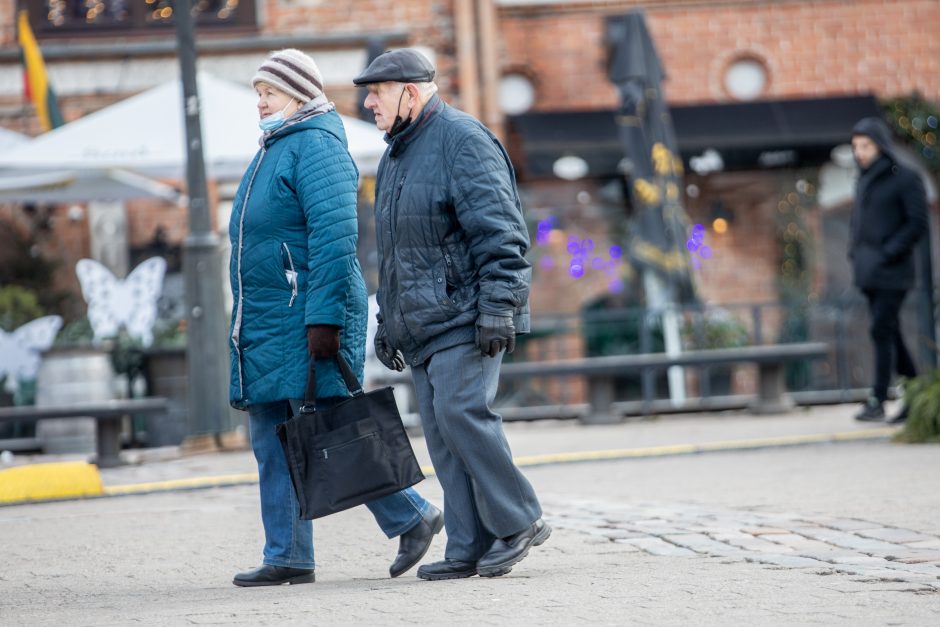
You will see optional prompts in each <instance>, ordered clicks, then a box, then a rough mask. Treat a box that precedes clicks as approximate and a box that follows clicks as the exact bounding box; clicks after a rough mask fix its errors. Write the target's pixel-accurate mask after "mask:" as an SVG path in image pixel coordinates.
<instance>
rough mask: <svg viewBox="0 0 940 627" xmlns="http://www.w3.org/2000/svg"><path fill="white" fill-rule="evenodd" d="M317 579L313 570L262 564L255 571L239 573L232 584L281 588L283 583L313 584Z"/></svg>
mask: <svg viewBox="0 0 940 627" xmlns="http://www.w3.org/2000/svg"><path fill="white" fill-rule="evenodd" d="M314 581H316V577H315V576H314V574H313V570H312V569H308V568H288V567H287V566H271V565H269V564H262V565H261V566H259V567H258V568H255V569H254V570H249V571H248V572H244V573H238V574H237V575H235V579H233V580H232V583H233V584H235V585H236V586H243V587H251V586H279V585H281V584H282V583H313V582H314Z"/></svg>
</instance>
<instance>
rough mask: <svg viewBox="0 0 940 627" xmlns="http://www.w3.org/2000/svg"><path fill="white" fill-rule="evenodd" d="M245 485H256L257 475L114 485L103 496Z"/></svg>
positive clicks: (247, 473) (247, 474) (249, 473)
mask: <svg viewBox="0 0 940 627" xmlns="http://www.w3.org/2000/svg"><path fill="white" fill-rule="evenodd" d="M246 483H258V473H256V472H246V473H242V474H236V475H219V476H215V477H193V478H190V479H168V480H166V481H151V482H149V483H130V484H125V485H115V486H109V487H106V488H105V489H104V495H105V496H125V495H128V494H146V493H149V492H167V491H170V490H198V489H202V488H218V487H222V486H233V485H243V484H246Z"/></svg>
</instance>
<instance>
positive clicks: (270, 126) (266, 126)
mask: <svg viewBox="0 0 940 627" xmlns="http://www.w3.org/2000/svg"><path fill="white" fill-rule="evenodd" d="M292 102H294V99H293V98H291V99H290V101H289V102H288V103H287V104H286V105H284V108H283V109H281V110H280V111H275V112H274V113H272V114H271V115H269V116H268V117H266V118H261V119H260V120H258V128H260V129H261V130H262V131H264V132H265V133H267V132H269V131H273V130H276V129H279V128H281V127H282V126H284V111H285V110H286V109H287V107H289V106H290V105H291V103H292Z"/></svg>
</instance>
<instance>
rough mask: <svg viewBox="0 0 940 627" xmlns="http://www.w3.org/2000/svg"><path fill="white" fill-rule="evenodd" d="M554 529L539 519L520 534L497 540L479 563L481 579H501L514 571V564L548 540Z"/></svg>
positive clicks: (478, 570) (478, 571) (478, 569)
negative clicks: (531, 549) (532, 548)
mask: <svg viewBox="0 0 940 627" xmlns="http://www.w3.org/2000/svg"><path fill="white" fill-rule="evenodd" d="M550 535H552V528H551V527H550V526H549V525H548V523H546V522H545V521H544V520H542V519H541V518H539V519H538V520H536V521H535V522H534V523H532V524H531V525H529V526H528V527H527V528H526V529H523V530H522V531H520V532H519V533H517V534H515V535H512V536H509V537H508V538H497V539H496V541H495V542H493V546H491V547H490V550H489V551H487V552H486V553H485V554H484V555H483V557H481V558H480V561H478V562H477V573H479V575H480V576H481V577H499V576H501V575H505V574H506V573H508V572H509V571H510V570H512V566H513V564H515V563H516V562H519V561H521V560H522V559H523V558H524V557H525V556H526V555H528V554H529V549H530V548H531V547H533V546H538V545H540V544H542V543H543V542H545V541H546V540H548V536H550Z"/></svg>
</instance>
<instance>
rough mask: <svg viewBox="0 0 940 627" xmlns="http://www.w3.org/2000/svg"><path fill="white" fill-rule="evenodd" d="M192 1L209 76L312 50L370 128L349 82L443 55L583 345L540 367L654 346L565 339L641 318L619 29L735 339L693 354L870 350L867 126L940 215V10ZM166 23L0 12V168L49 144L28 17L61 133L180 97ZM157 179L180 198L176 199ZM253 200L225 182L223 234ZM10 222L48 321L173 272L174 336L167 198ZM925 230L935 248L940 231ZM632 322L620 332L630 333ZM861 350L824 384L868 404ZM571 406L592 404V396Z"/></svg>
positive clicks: (218, 188) (180, 231)
mask: <svg viewBox="0 0 940 627" xmlns="http://www.w3.org/2000/svg"><path fill="white" fill-rule="evenodd" d="M195 4H196V5H197V6H198V7H199V9H200V13H199V18H198V30H197V32H198V51H199V68H200V70H201V71H202V72H205V73H208V74H210V75H212V76H213V77H215V78H218V79H222V80H227V81H231V82H234V83H239V84H242V85H245V84H247V81H248V80H249V78H250V77H251V76H252V74H253V72H254V70H255V68H256V67H257V66H258V65H259V64H260V62H261V61H262V59H263V58H264V56H265V55H266V54H267V53H268V52H269V51H271V50H275V49H280V48H284V47H296V48H300V49H302V50H304V51H306V52H308V53H310V54H311V55H312V56H313V57H314V58H315V59H316V61H317V63H318V64H319V66H320V69H321V71H322V72H323V75H324V78H325V82H326V85H325V88H326V92H327V95H328V96H329V97H330V98H331V99H332V100H334V101H335V102H336V104H337V107H338V109H339V110H340V112H341V113H343V114H346V115H349V116H362V117H363V118H364V119H366V120H368V121H371V116H369V115H368V113H366V114H365V115H364V116H363V115H362V114H363V111H362V110H361V108H360V102H361V99H362V97H363V94H362V93H361V92H360V91H359V90H357V89H356V88H354V87H353V86H352V82H351V79H352V77H353V76H354V75H356V74H357V73H358V72H359V71H360V70H361V69H362V68H363V67H364V66H365V65H366V64H367V63H368V61H369V60H370V59H371V58H372V57H374V56H375V55H376V54H378V53H379V52H381V51H382V50H384V49H386V48H391V47H401V46H419V47H421V48H423V49H424V50H425V51H426V52H427V53H428V55H429V56H430V57H431V58H432V59H433V61H434V62H435V64H436V66H437V68H438V81H437V82H438V84H439V86H440V93H441V95H442V96H443V97H444V99H445V100H447V101H448V102H450V103H451V104H453V105H455V106H457V107H459V108H461V109H463V110H465V111H468V112H470V113H472V114H473V115H476V116H478V117H479V118H480V119H481V120H483V121H484V122H485V123H487V124H488V125H489V126H490V127H491V128H493V129H494V130H495V131H497V133H498V134H499V135H500V136H501V137H502V138H503V139H504V140H505V142H506V143H507V145H508V146H509V148H510V152H511V154H512V155H513V158H514V162H515V166H516V170H517V175H518V178H519V182H520V189H521V191H522V193H523V195H524V202H525V206H526V209H527V217H528V218H529V221H530V224H531V230H532V239H533V252H532V255H531V257H532V260H533V263H534V265H535V278H534V280H535V285H534V286H533V290H532V301H533V302H532V304H533V311H534V312H535V314H536V315H537V316H538V315H541V316H543V320H548V318H549V316H550V315H551V316H555V317H553V318H551V321H550V322H545V323H544V324H543V327H542V328H544V329H545V337H550V336H554V337H555V338H556V339H558V338H567V339H564V341H561V342H556V343H548V342H544V343H542V344H541V345H540V344H539V342H538V339H539V335H538V334H535V335H534V336H533V338H532V339H533V341H532V342H531V343H530V346H531V349H528V350H530V351H532V353H531V354H530V355H529V356H530V357H532V358H536V357H540V358H550V357H552V356H558V355H568V356H571V355H574V354H581V353H584V352H588V353H593V354H599V353H603V352H609V351H611V350H634V351H635V350H638V349H639V348H638V347H639V339H638V336H637V333H639V331H633V332H631V333H632V335H630V336H629V337H627V336H622V337H620V336H617V334H616V333H615V334H614V336H611V335H610V334H609V333H606V331H603V330H602V331H598V332H597V333H593V335H592V333H591V332H588V331H589V330H586V329H583V328H582V329H580V331H579V332H577V333H568V332H567V331H565V329H569V328H574V327H569V326H566V325H569V323H570V325H574V326H577V324H578V323H577V319H578V317H579V316H582V315H583V313H584V312H585V311H590V310H595V309H612V308H613V309H623V308H631V307H641V306H642V305H643V304H644V302H645V295H644V291H643V289H642V285H641V282H639V281H638V280H637V272H638V269H637V268H636V267H634V266H632V265H631V263H630V256H629V254H627V252H628V251H626V252H624V253H621V250H624V249H626V248H627V247H628V245H629V241H630V236H631V229H632V228H633V227H632V224H631V222H630V218H631V215H632V214H633V209H632V208H631V206H630V202H629V200H628V199H626V198H625V197H624V189H623V185H622V178H623V168H624V164H623V159H624V151H623V145H622V143H621V141H620V140H619V138H618V136H617V126H616V112H617V110H618V108H619V107H620V105H621V103H620V96H619V95H618V91H617V88H616V86H615V85H614V84H613V83H611V81H610V80H609V79H608V64H609V54H610V46H609V44H610V42H609V38H608V27H609V24H610V19H611V18H613V17H615V16H620V15H623V14H625V13H628V12H630V11H633V10H636V9H642V10H644V11H645V16H646V22H647V25H648V28H649V31H650V33H651V35H652V39H653V42H654V44H655V46H656V49H657V50H658V53H659V57H660V60H661V62H662V66H663V68H664V71H665V74H666V78H665V80H664V82H663V85H662V87H663V92H664V94H665V98H666V100H667V101H668V103H669V105H670V107H671V111H672V119H673V122H674V126H675V131H676V136H677V139H678V148H679V153H680V156H681V160H682V164H683V166H684V171H685V175H684V180H683V183H682V190H681V192H682V197H683V200H682V203H683V205H684V208H685V212H686V214H687V216H688V227H689V228H691V226H692V225H693V224H702V225H703V226H704V227H705V228H706V230H705V235H704V243H705V244H707V245H708V246H709V247H710V249H711V251H712V254H711V256H710V257H708V258H699V257H695V255H690V259H689V262H690V263H692V262H693V261H694V262H695V263H696V264H697V265H698V266H700V267H699V268H698V269H696V270H695V271H694V272H693V273H692V275H693V277H694V295H693V296H694V298H693V299H692V300H691V301H689V302H686V303H685V304H686V305H693V306H695V307H698V309H699V310H700V309H701V308H702V307H706V308H714V307H721V308H722V309H723V312H724V313H723V314H722V315H723V316H724V318H722V317H721V316H719V317H717V318H714V319H712V322H713V323H714V324H713V325H712V326H711V327H709V329H707V331H709V333H710V334H706V335H707V337H705V336H703V334H702V332H701V331H700V332H699V333H698V334H697V335H696V334H692V333H689V334H687V336H686V340H687V343H688V345H689V346H695V345H698V346H705V345H707V346H729V345H735V344H737V343H742V342H768V341H788V340H792V339H804V338H808V337H813V338H823V339H832V338H837V336H839V334H842V337H843V339H845V338H846V337H848V338H851V337H853V336H854V337H861V336H860V335H858V333H864V332H865V331H864V330H865V326H864V320H863V314H862V313H861V311H862V310H861V309H860V308H859V307H858V305H859V303H860V301H859V300H858V299H857V295H856V294H855V293H854V291H853V289H852V288H851V284H850V276H849V266H848V264H847V261H846V258H845V251H846V246H847V237H848V214H849V210H850V207H851V203H852V195H853V189H854V180H855V166H854V162H853V160H852V156H851V151H850V149H849V147H848V142H849V134H850V130H851V128H852V126H853V125H854V123H855V122H856V121H857V120H858V119H859V118H861V117H865V116H869V115H880V116H883V117H885V119H886V120H887V121H889V123H891V124H892V125H893V127H894V128H895V130H896V132H897V135H898V139H899V141H900V142H901V143H902V144H903V145H905V146H906V147H907V152H908V154H909V156H910V158H911V160H912V162H914V163H917V164H918V167H919V168H920V169H921V170H922V172H923V173H924V176H925V179H926V180H928V185H929V190H930V195H931V200H932V201H933V203H934V209H936V187H935V185H934V184H933V182H932V181H933V177H934V176H935V175H936V173H937V171H938V170H940V152H938V147H937V134H938V133H940V131H938V129H937V106H936V103H937V102H940V82H938V81H936V80H935V77H936V76H937V75H940V39H938V38H937V37H936V36H935V33H936V32H938V31H940V4H938V3H937V2H936V0H777V1H766V0H648V1H644V2H641V1H637V0H597V1H583V0H569V1H561V0H541V1H540V0H396V1H394V2H386V1H384V0H356V1H350V2H332V1H327V0H197V2H196V3H195ZM173 5H174V3H173V2H172V1H171V0H16V1H15V2H14V1H13V0H7V1H6V2H3V3H2V4H0V127H2V128H4V129H6V130H7V131H10V133H9V134H4V135H2V136H0V149H2V150H8V149H9V148H8V147H9V146H12V145H13V144H14V143H17V142H21V141H25V140H24V138H23V137H21V136H20V135H17V134H21V135H25V136H35V135H37V134H39V133H40V131H41V127H40V124H39V121H38V118H37V116H36V112H35V111H34V109H33V107H32V106H31V105H30V104H29V102H28V101H27V100H26V99H25V98H24V95H23V89H22V65H21V63H20V50H19V47H18V44H17V38H16V28H15V25H16V24H15V23H16V10H17V9H26V10H28V11H29V20H30V24H31V26H32V29H33V31H34V33H35V35H36V38H37V40H38V42H39V45H40V47H41V49H42V52H43V55H44V57H45V60H46V63H47V67H48V71H49V80H50V83H51V85H52V86H53V87H54V89H55V90H56V93H57V94H58V101H59V106H60V109H61V112H62V115H63V118H64V120H65V121H66V123H68V122H70V121H73V120H76V119H79V118H81V117H83V116H85V115H87V114H89V113H92V112H95V111H98V110H101V109H103V108H104V107H106V106H108V105H111V104H113V103H115V102H118V101H120V100H122V99H125V98H127V97H129V96H132V95H134V94H137V93H140V92H142V91H145V90H147V89H150V88H153V87H155V86H158V85H161V84H163V83H165V82H166V81H169V80H173V79H175V78H177V76H178V69H177V68H178V64H177V62H176V58H175V32H174V29H173V27H172V21H173V17H172V12H173V8H174V7H173ZM166 115H167V112H166V111H163V110H153V111H148V112H147V113H146V115H143V116H141V119H140V124H142V125H147V124H151V125H159V124H160V123H161V120H163V119H164V118H165V116H166ZM255 118H256V112H255V111H254V110H249V109H246V110H245V111H244V112H243V114H242V115H241V119H242V120H243V123H244V124H245V125H247V126H251V127H254V124H255ZM204 123H205V120H204ZM246 163H247V162H246ZM161 182H162V183H164V184H168V185H170V186H171V187H173V188H175V189H178V190H180V189H182V181H181V180H172V179H162V180H161ZM236 183H237V181H236V180H219V179H216V180H214V181H213V182H212V184H211V194H212V202H213V204H214V207H215V211H216V212H215V216H216V219H217V225H218V228H219V229H220V231H224V230H225V228H226V220H227V215H228V206H227V204H226V203H228V202H230V199H231V197H232V196H233V194H234V185H235V184H236ZM371 193H372V182H371V180H370V179H369V178H368V177H366V178H365V179H364V182H363V193H362V205H363V206H362V219H361V221H360V222H361V226H362V236H361V251H360V252H361V258H362V261H363V265H364V268H365V270H366V274H367V280H368V281H369V283H370V288H374V285H375V264H374V252H373V236H372V228H371V208H370V206H369V203H370V200H371ZM102 200H107V199H102ZM0 218H2V219H3V220H5V221H6V223H7V224H16V225H17V229H19V231H18V232H20V233H23V234H24V235H23V237H21V238H20V240H23V241H25V242H26V243H25V244H23V245H24V246H26V248H25V249H16V250H20V253H17V254H21V253H22V250H26V251H27V253H28V254H30V255H32V258H33V259H35V260H36V261H37V264H38V265H37V267H42V268H46V266H44V265H42V264H46V265H48V268H47V269H46V270H44V271H45V272H46V275H47V276H45V277H44V278H42V279H41V280H42V281H46V282H47V283H48V285H47V286H45V287H44V286H41V285H27V287H32V288H36V289H40V288H41V289H40V293H41V300H42V304H43V306H44V307H45V308H46V309H48V310H55V311H61V312H62V313H63V314H65V315H66V317H67V318H72V319H74V318H75V317H78V316H80V315H81V313H82V303H81V300H80V299H77V300H76V298H75V297H74V294H75V291H76V283H75V279H74V272H73V268H74V264H75V262H76V261H77V260H78V259H80V258H82V257H89V256H92V257H94V256H97V257H107V258H108V259H118V260H121V259H123V260H124V261H122V262H119V263H120V265H119V267H116V268H113V269H114V270H115V272H116V273H117V274H119V275H120V273H121V272H122V271H123V272H126V271H127V269H128V268H129V267H133V266H134V265H136V263H137V262H139V261H140V260H142V259H145V258H147V257H149V256H152V255H154V254H160V255H162V256H165V257H166V258H167V260H168V262H169V273H168V275H167V277H168V278H167V290H166V294H167V295H168V297H169V298H168V304H167V305H166V306H165V312H164V314H165V315H166V316H168V317H172V316H173V315H175V314H174V311H175V307H174V305H173V302H172V300H173V298H177V299H178V298H179V297H180V295H181V289H182V282H181V279H180V278H179V259H178V258H179V250H180V242H181V241H182V238H183V237H184V235H185V230H186V228H187V226H186V225H187V222H186V219H185V214H184V210H183V209H180V207H179V205H178V203H176V202H173V201H169V200H163V199H155V198H152V197H151V198H149V199H130V200H123V201H119V202H113V201H108V202H90V203H89V202H25V203H24V202H8V203H6V204H4V205H0ZM2 228H7V227H6V226H3V227H2ZM931 229H932V230H935V229H936V219H935V211H934V213H933V214H932V220H931ZM24 238H25V239H24ZM8 239H11V237H10V236H8ZM12 239H16V238H12ZM20 240H17V242H19V241H20ZM14 243H15V242H14ZM109 247H110V248H117V249H118V251H117V253H114V254H111V256H110V257H108V256H107V255H105V252H104V251H105V250H106V249H108V248H109ZM3 248H4V250H0V259H3V258H4V257H3V256H4V255H7V256H10V255H13V254H14V252H13V251H14V249H15V247H14V246H12V244H11V245H4V247H3ZM112 252H113V251H112ZM601 253H603V254H601ZM122 255H123V256H122ZM693 257H695V258H694V259H693ZM11 259H12V258H11ZM578 259H580V260H581V263H582V265H583V266H584V267H583V268H581V270H580V271H579V272H573V271H572V265H571V264H572V261H573V260H574V261H576V260H578ZM6 263H7V261H4V264H6ZM9 263H13V261H12V260H11V261H10V262H9ZM36 280H37V281H39V280H40V279H36ZM27 283H28V281H27ZM43 290H44V291H43ZM923 291H929V286H928V289H927V290H922V292H923ZM929 306H931V307H932V302H931V303H930V305H929ZM915 309H916V303H915V299H914V298H911V299H909V302H908V310H910V311H908V312H907V314H906V315H907V316H908V319H909V322H910V324H909V325H908V327H909V330H908V332H909V333H911V335H912V338H913V344H914V345H916V346H922V345H923V342H922V341H921V339H922V337H923V333H922V332H921V331H918V332H917V333H916V334H915V333H914V331H915V326H916V322H915V321H914V318H913V313H914V310H915ZM852 321H854V322H852ZM850 322H851V324H849V323H850ZM624 324H626V323H624V322H623V321H618V322H617V326H618V328H623V326H624ZM637 324H639V323H637ZM840 325H841V326H840ZM852 325H854V326H852ZM635 326H636V325H635ZM640 326H646V325H640ZM653 327H655V324H654V325H653ZM560 329H561V330H560ZM693 336H695V337H693ZM696 338H697V339H696ZM656 341H657V340H656V339H655V337H654V338H653V343H652V344H650V343H649V341H647V347H648V348H650V349H652V350H657V345H656ZM613 345H616V346H617V347H619V348H617V349H614V348H611V346H613ZM658 348H660V349H661V344H660V345H659V346H658ZM854 350H855V349H845V350H843V352H842V354H841V356H840V357H839V359H841V360H842V362H843V363H842V364H841V365H839V364H836V363H835V361H833V362H831V363H828V364H824V365H823V366H822V369H821V370H820V371H818V372H816V373H815V376H814V377H813V378H814V380H815V381H817V383H818V382H819V381H822V382H823V383H819V385H823V386H830V387H845V388H855V387H860V386H865V385H867V383H868V374H867V365H866V364H867V362H868V361H870V359H869V357H868V348H867V345H864V343H863V345H862V346H859V347H858V352H857V353H856V352H853V351H854ZM927 354H928V355H929V351H928V352H927ZM834 359H835V358H834ZM924 359H927V357H925V358H924ZM738 375H739V376H737V378H736V379H735V381H736V383H735V384H734V385H735V389H737V390H747V389H748V388H749V386H751V385H752V384H753V382H751V381H749V380H748V378H747V376H746V375H745V374H742V373H738ZM803 379H804V380H803V383H802V385H804V386H806V385H808V384H809V383H808V381H807V380H806V377H803ZM794 384H795V385H797V387H799V386H800V385H801V384H800V383H799V382H798V381H794ZM572 389H574V390H575V391H574V392H573V393H574V394H575V395H576V396H577V387H576V386H574V388H572Z"/></svg>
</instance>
